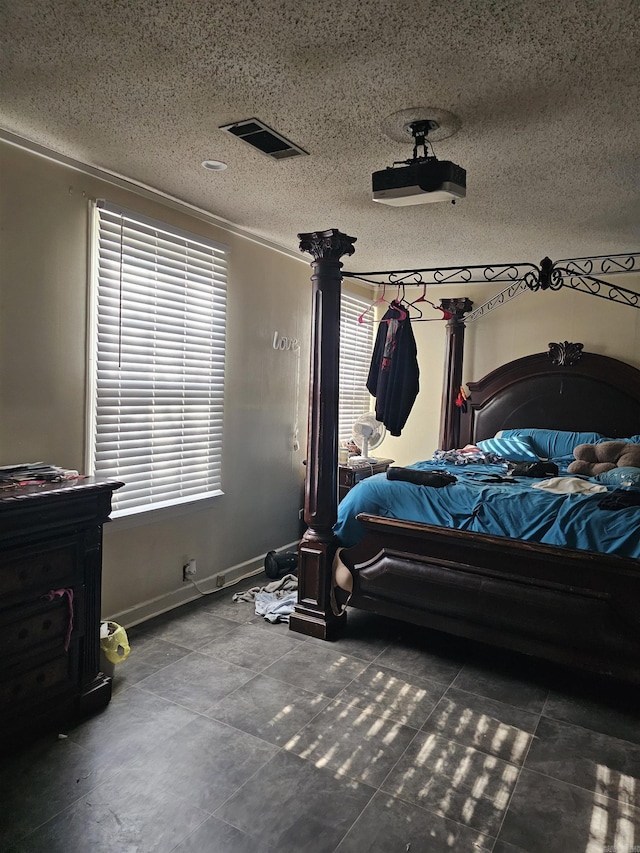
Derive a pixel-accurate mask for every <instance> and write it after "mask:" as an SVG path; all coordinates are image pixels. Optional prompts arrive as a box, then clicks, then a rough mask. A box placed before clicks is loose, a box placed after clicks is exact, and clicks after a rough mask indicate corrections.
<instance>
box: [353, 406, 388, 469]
mask: <svg viewBox="0 0 640 853" xmlns="http://www.w3.org/2000/svg"><path fill="white" fill-rule="evenodd" d="M386 434H387V428H386V427H385V425H384V424H383V423H381V421H378V420H376V417H375V415H374V414H373V413H372V412H365V413H364V414H362V415H360V417H359V418H358V419H357V420H356V422H355V423H354V425H353V428H352V438H353V441H354V442H355V444H357V446H358V447H359V448H360V456H351V457H350V458H349V463H352V462H377V459H375V458H374V457H372V456H369V451H370V450H374V449H375V448H376V447H377V446H378V445H379V444H380V443H381V442H382V439H383V438H384V437H385V435H386Z"/></svg>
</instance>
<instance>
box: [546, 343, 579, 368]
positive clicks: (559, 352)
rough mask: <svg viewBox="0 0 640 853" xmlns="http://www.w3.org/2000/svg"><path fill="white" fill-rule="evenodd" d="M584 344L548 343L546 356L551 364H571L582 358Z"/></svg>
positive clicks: (561, 365) (559, 365) (560, 365)
mask: <svg viewBox="0 0 640 853" xmlns="http://www.w3.org/2000/svg"><path fill="white" fill-rule="evenodd" d="M583 347H584V344H571V343H569V341H564V343H550V344H549V352H548V356H549V358H550V359H551V362H552V364H555V365H556V366H558V367H564V366H567V365H568V366H571V365H572V364H575V363H576V362H577V361H580V359H581V358H582V349H583Z"/></svg>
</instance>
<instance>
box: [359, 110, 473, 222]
mask: <svg viewBox="0 0 640 853" xmlns="http://www.w3.org/2000/svg"><path fill="white" fill-rule="evenodd" d="M433 126H434V122H432V121H417V122H413V123H412V124H411V125H410V128H411V134H412V136H413V138H414V141H415V145H414V148H413V158H412V159H411V160H403V161H401V162H399V163H394V164H393V166H389V167H387V168H386V169H381V170H380V171H379V172H374V173H373V175H372V176H371V180H372V185H373V200H374V201H377V202H380V203H382V204H393V205H397V206H399V205H407V204H430V203H432V202H435V201H453V202H455V201H456V200H457V199H459V198H464V197H465V196H466V194H467V172H466V170H465V169H463V168H462V167H461V166H456V164H455V163H451V162H450V161H449V160H438V159H437V158H436V157H435V156H433V155H432V156H427V143H426V137H427V134H428V132H429V130H430V129H433ZM436 127H437V125H436ZM420 145H422V146H423V152H424V153H423V156H422V157H418V146H420Z"/></svg>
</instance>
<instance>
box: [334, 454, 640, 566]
mask: <svg viewBox="0 0 640 853" xmlns="http://www.w3.org/2000/svg"><path fill="white" fill-rule="evenodd" d="M409 467H411V468H418V469H422V470H438V471H449V472H450V473H451V474H454V475H455V476H456V477H457V482H455V483H453V484H452V485H449V486H444V487H442V488H434V487H432V486H416V485H414V484H413V483H407V482H405V481H402V480H389V479H387V476H386V474H375V475H374V476H372V477H369V478H367V479H366V480H362V481H361V482H360V483H358V484H357V485H356V486H355V487H354V488H353V489H351V490H350V491H349V492H348V493H347V495H346V496H345V497H344V498H343V500H342V501H341V502H340V504H339V505H338V520H337V523H336V525H335V527H334V532H335V533H336V535H337V537H338V540H339V542H340V544H341V545H343V546H345V547H349V546H351V545H355V544H356V543H357V542H359V541H360V540H361V539H362V537H363V536H364V532H365V531H364V528H363V527H362V525H361V524H360V522H358V521H357V519H356V515H357V514H358V513H360V512H364V513H368V514H370V515H378V516H383V517H385V518H398V519H405V520H407V521H419V522H423V523H425V524H435V525H438V526H440V527H451V528H455V529H457V530H471V531H473V532H475V533H490V534H493V535H494V536H507V537H510V538H514V539H525V540H528V541H532V542H543V543H546V544H548V545H557V546H560V547H566V548H578V549H581V550H588V551H598V552H601V553H606V554H618V555H620V556H625V557H635V558H636V559H640V507H638V506H635V507H628V508H626V509H617V510H605V509H601V508H600V507H599V502H600V501H601V500H602V498H603V497H605V495H604V494H570V495H564V494H556V493H552V492H548V491H544V490H541V489H534V488H532V484H533V483H535V482H540V480H534V479H529V478H518V479H517V481H516V482H514V483H504V484H502V483H497V484H488V483H483V482H480V479H478V478H476V477H475V476H474V475H489V474H500V475H503V476H504V475H505V474H506V466H505V465H464V466H459V465H451V464H442V463H437V462H434V460H427V461H425V462H418V463H416V464H415V465H411V466H409ZM560 473H563V472H562V471H561V472H560Z"/></svg>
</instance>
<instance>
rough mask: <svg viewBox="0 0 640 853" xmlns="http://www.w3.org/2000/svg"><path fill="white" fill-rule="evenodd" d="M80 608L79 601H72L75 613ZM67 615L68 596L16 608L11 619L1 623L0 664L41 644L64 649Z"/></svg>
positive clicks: (68, 614) (67, 624)
mask: <svg viewBox="0 0 640 853" xmlns="http://www.w3.org/2000/svg"><path fill="white" fill-rule="evenodd" d="M75 598H76V599H77V596H76V597H75ZM79 605H80V601H79V600H74V602H73V612H74V614H75V612H76V610H77V609H78V608H79ZM70 616H71V614H70V612H69V599H68V597H67V596H64V597H61V598H55V599H53V600H52V601H42V602H36V603H34V604H33V605H31V606H26V607H21V608H19V609H18V608H16V610H15V611H14V612H12V613H11V615H10V619H8V620H6V621H5V620H3V621H2V624H0V649H2V659H1V661H2V663H4V662H6V661H12V660H15V658H16V657H17V656H19V655H21V654H24V653H26V652H30V651H31V650H32V649H34V648H37V646H39V645H40V644H43V643H44V644H46V645H47V646H49V647H50V648H54V647H57V646H60V647H64V644H65V640H66V638H67V632H68V629H69V620H70Z"/></svg>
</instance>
